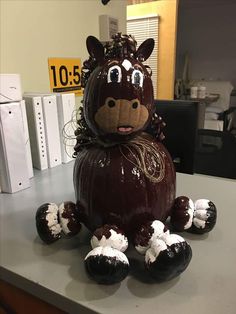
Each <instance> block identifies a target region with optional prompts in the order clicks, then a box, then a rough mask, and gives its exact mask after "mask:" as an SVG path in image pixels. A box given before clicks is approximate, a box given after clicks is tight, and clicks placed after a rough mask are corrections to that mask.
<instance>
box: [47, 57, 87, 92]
mask: <svg viewBox="0 0 236 314" xmlns="http://www.w3.org/2000/svg"><path fill="white" fill-rule="evenodd" d="M48 70H49V80H50V87H51V91H52V92H54V93H56V92H60V93H61V92H72V91H73V92H74V93H75V94H76V95H82V88H81V60H80V59H79V58H49V59H48Z"/></svg>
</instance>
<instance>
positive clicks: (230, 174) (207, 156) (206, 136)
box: [195, 129, 236, 179]
mask: <svg viewBox="0 0 236 314" xmlns="http://www.w3.org/2000/svg"><path fill="white" fill-rule="evenodd" d="M195 173H201V174H207V175H212V176H217V177H224V178H231V179H236V138H235V137H234V136H233V134H231V133H230V132H224V131H215V130H207V129H200V130H198V136H197V144H196V150H195Z"/></svg>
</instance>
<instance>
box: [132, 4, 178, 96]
mask: <svg viewBox="0 0 236 314" xmlns="http://www.w3.org/2000/svg"><path fill="white" fill-rule="evenodd" d="M177 12H178V0H160V1H154V2H148V3H142V4H136V5H129V6H128V7H127V17H135V16H139V17H140V16H145V15H150V14H158V15H160V25H159V27H160V28H159V52H158V78H157V98H158V99H173V97H174V80H175V58H176V32H177ZM154 39H155V38H154Z"/></svg>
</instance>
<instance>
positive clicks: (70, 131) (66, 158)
mask: <svg viewBox="0 0 236 314" xmlns="http://www.w3.org/2000/svg"><path fill="white" fill-rule="evenodd" d="M56 95H57V110H58V122H59V131H60V139H61V158H62V163H68V162H70V161H71V160H73V158H72V155H73V153H74V146H75V144H76V138H75V135H74V131H75V130H74V128H73V123H71V120H72V119H73V117H72V116H73V113H74V111H75V110H76V108H75V94H74V93H69V94H56ZM65 136H66V137H65Z"/></svg>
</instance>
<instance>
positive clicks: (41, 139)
mask: <svg viewBox="0 0 236 314" xmlns="http://www.w3.org/2000/svg"><path fill="white" fill-rule="evenodd" d="M24 100H25V104H26V112H27V119H28V125H29V135H30V146H31V153H32V160H33V166H34V168H37V169H39V170H44V169H47V168H48V160H47V151H46V150H47V148H46V137H45V127H44V118H43V106H42V99H41V97H40V96H38V97H36V96H26V95H24Z"/></svg>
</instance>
